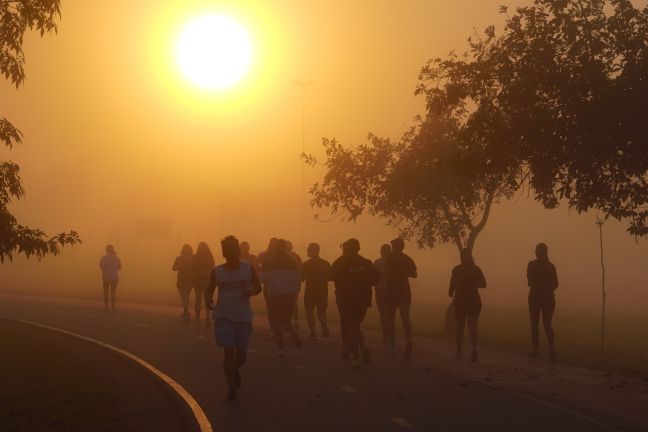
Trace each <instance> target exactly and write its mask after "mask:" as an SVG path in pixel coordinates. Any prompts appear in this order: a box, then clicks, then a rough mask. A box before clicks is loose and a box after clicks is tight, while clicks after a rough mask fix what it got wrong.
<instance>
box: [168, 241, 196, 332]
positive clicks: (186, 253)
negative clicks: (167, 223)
mask: <svg viewBox="0 0 648 432" xmlns="http://www.w3.org/2000/svg"><path fill="white" fill-rule="evenodd" d="M172 270H173V271H174V272H177V274H178V275H177V278H176V288H178V292H179V293H180V303H181V304H182V319H183V320H184V321H185V322H188V321H189V320H190V319H191V315H190V314H189V295H190V294H191V289H192V287H193V284H194V275H193V249H191V246H190V245H188V244H185V245H184V246H182V250H181V251H180V256H179V257H177V258H176V259H175V262H174V263H173V267H172Z"/></svg>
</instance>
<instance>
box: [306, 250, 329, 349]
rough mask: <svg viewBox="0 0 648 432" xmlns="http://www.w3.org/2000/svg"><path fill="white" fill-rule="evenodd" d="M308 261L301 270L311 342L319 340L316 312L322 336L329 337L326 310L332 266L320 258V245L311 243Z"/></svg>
mask: <svg viewBox="0 0 648 432" xmlns="http://www.w3.org/2000/svg"><path fill="white" fill-rule="evenodd" d="M307 253H308V258H309V259H308V260H306V261H305V262H304V263H303V264H302V265H301V268H300V272H301V279H302V281H304V282H305V288H304V309H305V310H306V320H307V321H308V327H309V328H310V331H311V335H310V339H311V340H317V331H316V329H315V310H316V309H317V318H318V319H319V322H320V325H321V326H322V335H323V336H324V337H328V336H329V334H330V333H329V329H328V324H327V323H326V308H327V306H328V283H329V280H330V279H331V264H329V262H328V261H326V260H324V259H322V258H320V256H319V253H320V245H319V244H317V243H311V244H309V245H308V250H307Z"/></svg>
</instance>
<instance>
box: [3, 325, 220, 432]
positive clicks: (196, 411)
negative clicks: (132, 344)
mask: <svg viewBox="0 0 648 432" xmlns="http://www.w3.org/2000/svg"><path fill="white" fill-rule="evenodd" d="M0 318H4V319H7V320H10V321H14V322H19V323H22V324H27V325H31V326H34V327H38V328H42V329H45V330H50V331H54V332H58V333H62V334H65V335H68V336H72V337H75V338H77V339H81V340H83V341H86V342H91V343H93V344H96V345H99V346H101V347H103V348H106V349H109V350H111V351H114V352H116V353H119V354H121V355H123V356H124V357H126V358H128V359H130V360H132V361H134V362H135V363H137V364H139V365H140V366H143V367H144V368H145V369H147V370H148V371H149V372H151V373H153V374H154V375H155V376H156V377H158V378H159V379H160V380H162V381H163V382H164V383H166V384H167V385H168V386H169V387H171V389H172V390H173V391H175V392H176V393H177V394H178V395H179V396H180V397H181V398H182V399H183V400H184V402H185V403H186V404H187V406H188V407H189V409H190V410H191V412H192V414H193V416H194V419H195V420H196V422H197V423H198V428H199V430H200V432H213V429H212V426H211V424H210V423H209V420H208V419H207V416H206V415H205V412H204V411H203V410H202V408H201V407H200V405H198V402H196V400H195V399H194V398H193V396H191V394H190V393H189V392H188V391H187V390H186V389H185V388H184V387H182V386H181V385H180V384H178V383H177V382H176V381H175V380H174V379H173V378H171V377H170V376H168V375H167V374H165V373H164V372H162V371H161V370H159V369H157V368H156V367H155V366H153V365H152V364H150V363H148V362H147V361H146V360H143V359H141V358H139V357H137V356H136V355H135V354H131V353H130V352H128V351H126V350H123V349H121V348H117V347H116V346H113V345H110V344H107V343H105V342H101V341H100V340H97V339H92V338H91V337H88V336H83V335H81V334H78V333H74V332H71V331H68V330H63V329H60V328H56V327H50V326H46V325H42V324H38V323H35V322H31V321H25V320H21V319H18V318H13V317H8V316H4V315H0Z"/></svg>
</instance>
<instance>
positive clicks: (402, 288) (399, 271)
mask: <svg viewBox="0 0 648 432" xmlns="http://www.w3.org/2000/svg"><path fill="white" fill-rule="evenodd" d="M391 249H392V252H391V254H390V255H389V258H388V259H387V260H386V264H385V267H386V272H387V284H386V286H385V315H386V319H385V322H386V327H387V337H388V339H389V341H388V342H389V347H390V351H391V352H392V353H393V352H395V350H396V323H395V320H396V310H398V311H399V312H400V318H401V322H402V323H403V332H404V333H405V351H404V352H403V357H404V358H405V359H408V358H410V356H411V355H412V321H411V320H410V309H411V305H412V290H411V288H410V283H409V280H410V278H416V277H417V276H418V274H417V269H416V264H414V260H412V258H410V257H409V256H408V255H406V254H405V253H403V250H404V249H405V242H404V241H403V239H402V238H397V239H394V240H392V241H391Z"/></svg>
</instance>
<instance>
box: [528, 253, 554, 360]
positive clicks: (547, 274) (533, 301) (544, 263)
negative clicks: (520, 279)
mask: <svg viewBox="0 0 648 432" xmlns="http://www.w3.org/2000/svg"><path fill="white" fill-rule="evenodd" d="M535 254H536V257H537V259H535V260H533V261H531V262H529V265H528V266H527V280H528V285H529V288H530V289H529V317H530V319H531V340H532V342H533V351H531V353H530V354H529V355H530V356H532V357H535V356H538V355H540V354H539V350H538V349H539V339H540V334H539V333H540V331H539V321H540V315H541V314H542V324H543V325H544V329H545V333H546V334H547V341H548V342H549V358H550V360H551V361H555V360H556V351H555V350H554V331H553V326H552V324H551V320H552V318H553V314H554V310H555V309H556V297H555V295H554V291H555V290H556V289H557V288H558V274H557V273H556V267H555V266H554V265H553V264H552V263H551V262H550V261H549V248H548V247H547V245H546V244H544V243H539V244H538V245H537V246H536V249H535Z"/></svg>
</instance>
